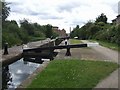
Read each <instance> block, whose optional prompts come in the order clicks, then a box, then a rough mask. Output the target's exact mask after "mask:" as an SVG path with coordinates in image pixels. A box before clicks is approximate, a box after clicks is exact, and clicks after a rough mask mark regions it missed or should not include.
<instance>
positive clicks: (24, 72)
mask: <svg viewBox="0 0 120 90" xmlns="http://www.w3.org/2000/svg"><path fill="white" fill-rule="evenodd" d="M41 66H42V65H41V64H37V63H32V62H27V63H26V62H24V61H23V58H22V59H20V60H18V61H16V62H15V63H13V64H11V65H9V66H8V67H7V74H6V76H7V78H8V77H9V80H7V82H6V86H5V88H7V89H8V90H10V89H12V90H13V89H15V88H17V86H19V85H20V84H21V82H23V81H24V80H25V79H26V78H27V77H28V76H29V75H30V74H32V73H33V72H34V71H35V70H36V69H37V68H38V67H41ZM3 77H4V76H3ZM7 78H6V79H7ZM4 81H5V80H4Z"/></svg>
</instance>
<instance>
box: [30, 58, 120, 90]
mask: <svg viewBox="0 0 120 90" xmlns="http://www.w3.org/2000/svg"><path fill="white" fill-rule="evenodd" d="M116 68H118V65H117V64H116V63H111V62H103V61H88V60H54V61H51V62H50V64H49V65H48V66H47V67H46V69H45V70H43V71H42V72H41V73H39V74H38V75H37V77H36V78H35V79H34V80H33V81H32V83H31V84H30V85H29V86H28V89H29V88H89V89H92V88H93V87H95V86H96V85H97V84H98V82H99V81H100V80H101V79H103V78H105V77H106V76H108V75H109V74H110V73H111V72H113V71H114V70H115V69H116Z"/></svg>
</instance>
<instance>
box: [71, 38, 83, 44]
mask: <svg viewBox="0 0 120 90" xmlns="http://www.w3.org/2000/svg"><path fill="white" fill-rule="evenodd" d="M80 43H82V42H81V41H80V40H77V39H70V44H80Z"/></svg>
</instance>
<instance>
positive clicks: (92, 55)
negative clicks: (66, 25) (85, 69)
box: [55, 40, 120, 88]
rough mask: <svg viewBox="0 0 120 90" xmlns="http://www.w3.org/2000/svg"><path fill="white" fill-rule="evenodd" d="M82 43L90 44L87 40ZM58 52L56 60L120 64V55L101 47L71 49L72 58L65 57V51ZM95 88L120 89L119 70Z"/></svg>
mask: <svg viewBox="0 0 120 90" xmlns="http://www.w3.org/2000/svg"><path fill="white" fill-rule="evenodd" d="M82 42H83V43H89V42H88V41H86V40H82ZM62 44H64V42H62ZM58 51H59V54H58V55H57V57H56V58H55V59H68V58H78V59H88V60H102V61H110V62H115V63H119V62H118V56H119V55H120V53H118V52H117V51H114V50H111V49H108V48H106V47H103V46H100V45H99V46H96V47H90V48H77V49H71V54H72V56H71V57H66V56H65V53H66V50H65V49H64V50H58ZM119 64H120V63H119ZM119 86H120V85H119ZM95 88H118V70H116V71H114V72H113V73H112V74H110V76H108V77H107V78H105V79H104V80H102V81H101V82H100V83H98V85H97V86H96V87H95Z"/></svg>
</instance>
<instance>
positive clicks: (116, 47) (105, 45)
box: [89, 40, 120, 51]
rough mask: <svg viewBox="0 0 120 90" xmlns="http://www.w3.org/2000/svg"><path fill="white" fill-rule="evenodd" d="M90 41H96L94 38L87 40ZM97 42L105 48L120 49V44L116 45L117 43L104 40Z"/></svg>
mask: <svg viewBox="0 0 120 90" xmlns="http://www.w3.org/2000/svg"><path fill="white" fill-rule="evenodd" d="M89 41H90V42H96V40H89ZM97 42H99V44H100V45H101V46H104V47H107V48H110V49H113V50H117V51H120V46H118V44H115V43H110V42H106V41H98V40H97Z"/></svg>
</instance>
